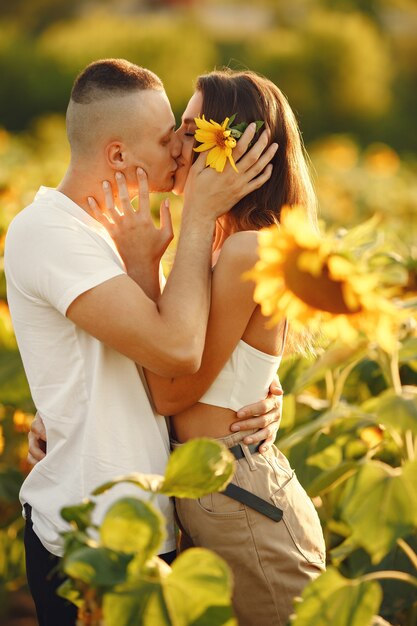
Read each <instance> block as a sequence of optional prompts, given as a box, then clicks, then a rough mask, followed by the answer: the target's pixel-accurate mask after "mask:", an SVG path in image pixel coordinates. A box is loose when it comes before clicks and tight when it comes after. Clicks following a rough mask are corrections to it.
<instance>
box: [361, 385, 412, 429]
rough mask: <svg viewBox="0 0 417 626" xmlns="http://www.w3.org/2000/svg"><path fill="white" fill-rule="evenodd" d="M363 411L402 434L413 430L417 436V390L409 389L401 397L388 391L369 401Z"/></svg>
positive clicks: (391, 390)
mask: <svg viewBox="0 0 417 626" xmlns="http://www.w3.org/2000/svg"><path fill="white" fill-rule="evenodd" d="M362 409H363V410H364V411H366V412H367V413H371V414H373V415H374V416H375V420H376V421H377V422H379V423H380V424H384V425H385V426H389V427H390V428H394V429H395V430H398V431H400V432H405V431H407V430H411V431H412V432H413V433H414V434H415V435H417V389H416V388H412V387H407V388H406V389H404V390H403V392H402V394H401V395H398V394H396V393H395V391H394V390H393V389H388V390H387V391H384V392H383V393H381V394H380V395H379V396H378V397H377V398H371V399H370V400H367V401H366V402H365V403H364V404H363V405H362Z"/></svg>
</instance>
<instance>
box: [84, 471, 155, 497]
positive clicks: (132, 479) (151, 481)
mask: <svg viewBox="0 0 417 626" xmlns="http://www.w3.org/2000/svg"><path fill="white" fill-rule="evenodd" d="M163 482H164V477H163V476H160V475H159V474H141V473H139V472H132V474H125V475H123V476H118V477H117V478H115V479H114V480H109V481H108V482H107V483H104V484H103V485H100V486H99V487H97V489H94V491H93V496H98V495H100V494H102V493H104V492H105V491H108V490H109V489H111V488H112V487H114V486H115V485H118V484H119V483H131V484H132V485H136V486H137V487H139V489H143V490H144V491H150V492H151V493H158V492H159V491H160V489H161V485H162V483H163Z"/></svg>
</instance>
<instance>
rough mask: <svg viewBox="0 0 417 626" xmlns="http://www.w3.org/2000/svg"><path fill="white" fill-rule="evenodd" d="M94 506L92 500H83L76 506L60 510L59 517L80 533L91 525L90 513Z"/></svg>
mask: <svg viewBox="0 0 417 626" xmlns="http://www.w3.org/2000/svg"><path fill="white" fill-rule="evenodd" d="M95 506H96V505H95V503H94V502H93V501H92V500H85V501H84V502H82V503H81V504H78V505H76V506H65V507H64V508H63V509H61V517H62V518H63V519H64V520H65V521H66V522H68V523H69V524H72V525H75V526H76V527H77V528H78V530H81V531H82V530H85V529H86V528H88V527H89V526H90V525H91V513H92V512H93V510H94V508H95Z"/></svg>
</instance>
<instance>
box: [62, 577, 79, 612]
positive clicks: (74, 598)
mask: <svg viewBox="0 0 417 626" xmlns="http://www.w3.org/2000/svg"><path fill="white" fill-rule="evenodd" d="M57 594H58V595H59V596H60V597H61V598H65V599H66V600H69V602H72V603H73V604H75V605H76V606H78V607H81V606H82V605H83V604H84V598H83V597H82V595H81V592H80V590H79V589H77V587H76V583H75V581H74V580H73V579H72V578H66V579H65V581H64V582H63V583H62V585H60V586H59V587H58V589H57Z"/></svg>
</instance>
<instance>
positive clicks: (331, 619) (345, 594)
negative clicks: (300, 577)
mask: <svg viewBox="0 0 417 626" xmlns="http://www.w3.org/2000/svg"><path fill="white" fill-rule="evenodd" d="M381 600H382V591H381V588H380V586H379V584H378V583H377V582H373V581H367V582H360V581H357V580H349V579H348V578H344V577H343V576H342V575H341V574H339V572H338V571H337V570H336V569H335V568H334V567H329V568H328V569H327V571H326V572H324V573H323V574H322V575H321V576H319V578H317V579H316V580H314V581H313V582H311V583H310V584H309V585H307V587H306V588H305V589H304V592H303V594H302V601H301V602H299V603H297V604H296V610H295V616H294V617H293V618H292V621H291V625H292V626H330V625H331V626H365V625H368V624H370V623H371V620H372V618H373V616H374V615H376V614H377V613H378V609H379V606H380V604H381Z"/></svg>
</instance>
